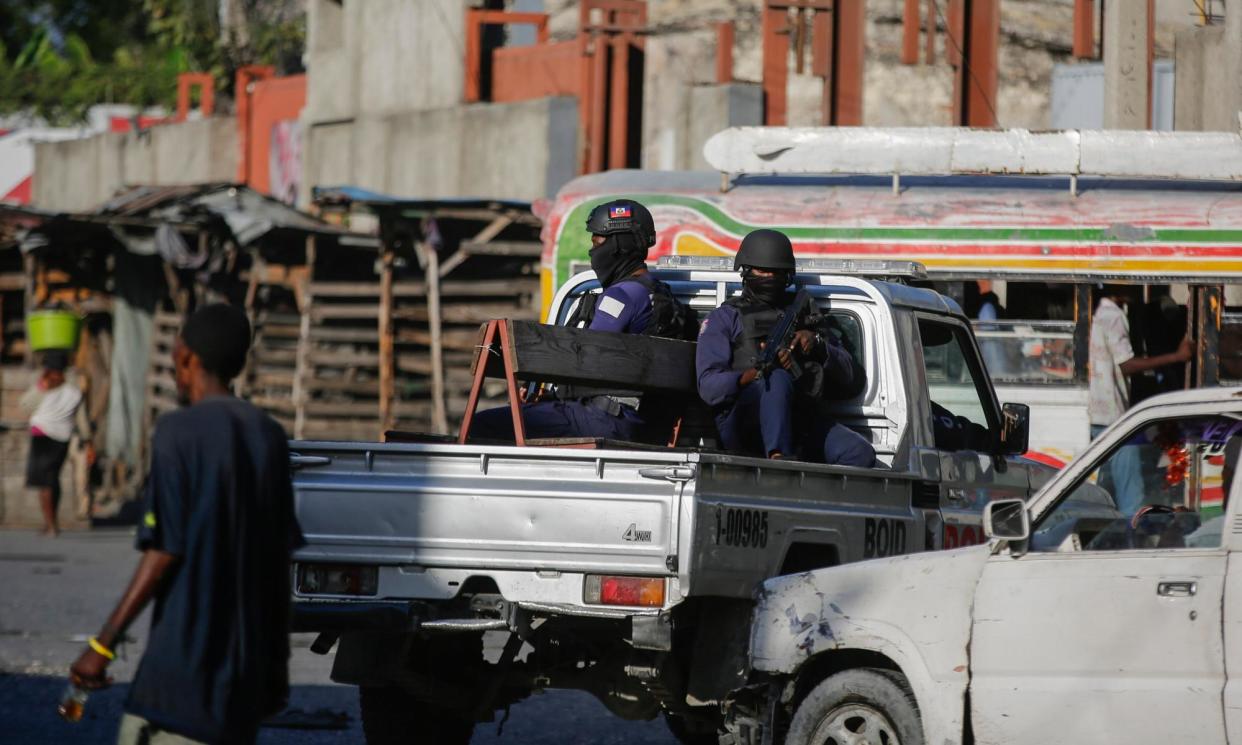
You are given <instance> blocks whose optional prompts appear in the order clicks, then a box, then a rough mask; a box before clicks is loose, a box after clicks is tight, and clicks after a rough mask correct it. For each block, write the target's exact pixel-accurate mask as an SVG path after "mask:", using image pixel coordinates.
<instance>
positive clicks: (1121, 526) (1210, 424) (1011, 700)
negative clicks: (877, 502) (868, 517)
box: [722, 388, 1242, 745]
mask: <svg viewBox="0 0 1242 745" xmlns="http://www.w3.org/2000/svg"><path fill="white" fill-rule="evenodd" d="M1240 450H1242V389H1240V388H1209V389H1202V390H1194V391H1185V392H1179V393H1173V394H1167V395H1164V396H1160V397H1157V398H1153V399H1150V400H1148V401H1147V402H1144V403H1143V404H1142V405H1140V406H1139V407H1136V408H1135V409H1133V410H1131V411H1130V412H1129V413H1128V414H1127V415H1126V416H1125V417H1123V418H1122V419H1121V420H1120V421H1119V422H1117V423H1116V424H1114V425H1113V426H1112V428H1110V429H1109V430H1107V431H1106V432H1105V433H1104V434H1103V435H1102V436H1101V437H1100V438H1099V439H1097V440H1096V441H1095V442H1094V443H1093V444H1092V445H1091V446H1090V447H1089V448H1088V449H1087V450H1086V452H1084V453H1083V454H1082V455H1080V456H1079V457H1078V458H1077V459H1076V460H1075V461H1074V462H1073V463H1072V464H1071V465H1070V466H1068V467H1067V468H1066V469H1064V470H1063V471H1061V472H1060V473H1059V474H1058V475H1057V476H1056V477H1055V478H1054V479H1053V480H1052V481H1050V482H1049V483H1048V484H1047V486H1046V487H1045V488H1044V489H1043V490H1042V491H1040V492H1039V493H1038V494H1037V495H1036V496H1034V497H1032V498H1031V499H1030V500H1028V501H1026V502H1023V501H1021V500H1008V499H1006V500H998V501H995V502H992V503H990V504H989V505H987V508H986V509H985V511H984V518H983V520H984V529H985V531H986V532H987V534H988V536H989V537H990V541H989V542H988V543H985V544H983V545H978V546H972V547H967V548H962V549H958V550H954V551H942V552H938V553H935V554H922V555H903V556H899V557H888V558H885V559H877V560H874V561H866V562H860V563H857V564H853V565H850V566H840V567H835V568H830V569H821V570H816V571H812V572H807V573H800V574H795V575H792V576H788V577H780V578H775V579H771V580H768V581H766V582H765V583H763V585H762V586H761V587H760V588H759V589H758V591H757V598H758V600H757V604H756V610H755V615H754V619H753V624H752V629H751V641H750V652H749V668H750V670H751V675H750V679H749V681H748V684H747V685H745V686H742V687H740V688H739V689H737V690H735V691H734V692H733V693H731V694H730V696H729V699H728V701H729V703H728V704H727V706H726V710H727V715H728V718H727V727H728V729H729V731H730V734H731V736H732V737H731V738H726V739H725V740H722V742H723V741H732V742H736V743H759V742H764V743H769V742H771V743H780V742H784V743H787V744H789V745H795V744H796V745H802V744H804V743H817V744H822V743H827V742H884V743H891V744H892V745H898V744H900V745H921V744H922V743H936V745H940V744H941V743H945V744H949V743H974V744H975V745H991V744H993V743H1006V745H1027V744H1033V743H1046V742H1074V743H1113V742H1125V743H1135V744H1145V743H1151V744H1152V745H1154V744H1155V743H1170V742H1194V743H1222V744H1223V743H1226V742H1239V741H1242V678H1240V677H1239V670H1242V625H1239V623H1238V618H1237V609H1238V608H1242V569H1240V567H1239V562H1238V557H1236V556H1235V555H1234V553H1233V552H1234V551H1238V550H1242V527H1239V526H1240V525H1242V522H1239V520H1240V519H1242V518H1240V516H1239V509H1238V505H1239V501H1240V500H1239V498H1238V496H1236V494H1237V492H1238V488H1239V487H1238V485H1237V484H1235V483H1234V474H1235V472H1236V468H1237V464H1238V455H1239V451H1240ZM1122 473H1129V474H1130V475H1131V476H1140V477H1141V483H1142V486H1143V488H1142V501H1141V502H1139V503H1138V506H1137V507H1134V506H1129V507H1120V508H1119V506H1118V505H1130V504H1132V503H1131V502H1130V500H1128V499H1125V498H1121V499H1115V498H1114V497H1115V496H1119V495H1120V489H1121V485H1122V484H1124V483H1127V482H1126V481H1125V480H1124V479H1121V478H1118V475H1119V474H1122ZM1231 495H1234V496H1231ZM862 733H867V734H866V736H865V737H863V736H862ZM852 738H855V739H852Z"/></svg>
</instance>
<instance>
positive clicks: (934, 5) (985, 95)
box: [928, 0, 1000, 123]
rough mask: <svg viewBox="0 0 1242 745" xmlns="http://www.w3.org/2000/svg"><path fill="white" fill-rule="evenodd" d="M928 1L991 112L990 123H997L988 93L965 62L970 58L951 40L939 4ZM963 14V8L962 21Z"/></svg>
mask: <svg viewBox="0 0 1242 745" xmlns="http://www.w3.org/2000/svg"><path fill="white" fill-rule="evenodd" d="M928 1H929V2H930V3H931V4H932V10H934V11H936V16H937V17H938V18H939V19H940V22H941V23H943V24H944V36H945V38H946V39H948V40H949V42H950V43H951V44H953V48H954V49H956V50H957V58H958V59H959V60H961V62H960V64H961V65H962V67H964V68H966V74H967V75H969V76H970V79H971V81H972V82H974V84H975V87H976V88H978V89H979V95H980V96H982V97H983V102H984V103H985V104H987V106H988V111H990V112H992V121H994V122H997V123H999V122H1000V117H998V116H997V115H996V109H995V108H993V107H992V102H991V101H990V100H989V99H988V92H987V91H985V90H984V89H983V83H980V82H979V78H977V77H975V71H974V70H972V69H971V68H970V65H969V64H968V63H967V60H969V59H970V57H968V56H967V55H966V53H965V52H963V51H962V46H961V45H960V44H958V43H957V39H955V38H953V27H952V26H950V25H949V20H948V19H947V18H945V17H944V13H942V12H941V11H940V3H938V2H936V0H928ZM965 12H966V11H965V8H964V7H963V9H962V13H963V19H964V18H965ZM963 23H965V21H964V20H963ZM997 51H998V55H997V56H999V47H998V49H997ZM998 62H999V60H998Z"/></svg>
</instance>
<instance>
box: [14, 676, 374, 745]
mask: <svg viewBox="0 0 1242 745" xmlns="http://www.w3.org/2000/svg"><path fill="white" fill-rule="evenodd" d="M65 685H66V683H65V679H64V678H59V677H51V676H46V675H13V674H7V673H0V721H2V722H3V726H2V727H0V733H2V734H0V741H2V742H4V743H6V745H7V744H8V743H12V744H13V745H27V744H28V743H29V744H30V745H34V744H35V743H60V742H64V743H74V745H79V744H80V745H113V744H114V743H115V742H116V731H117V727H118V725H119V723H120V721H121V706H122V704H124V702H125V695H126V692H127V691H128V689H129V686H128V685H116V686H113V687H112V688H109V689H108V690H106V691H100V692H99V693H95V694H92V695H91V697H90V699H89V700H88V701H87V702H86V714H85V715H84V716H83V717H82V721H80V722H78V723H76V724H70V723H68V722H65V721H63V720H61V718H60V717H59V716H58V715H57V714H56V704H57V702H58V701H59V700H60V696H61V694H62V693H64V690H65ZM355 698H356V697H355V695H354V693H353V691H352V689H347V688H342V687H340V686H331V685H322V686H314V685H303V686H294V687H293V690H292V692H291V695H290V702H289V703H290V708H291V709H294V710H297V711H295V712H294V713H293V715H291V716H290V715H286V716H284V717H281V721H282V723H283V724H284V725H290V726H280V727H264V728H263V730H262V732H261V733H260V735H259V745H285V744H293V743H296V744H298V745H319V744H320V743H323V744H325V745H326V744H327V743H361V742H362V729H361V727H360V726H359V723H358V711H357V706H356V703H355ZM297 712H302V713H303V714H311V715H313V716H310V717H307V716H302V715H299V714H298V713H297ZM299 725H301V726H299ZM329 725H330V726H329ZM341 725H344V726H343V727H342V726H341Z"/></svg>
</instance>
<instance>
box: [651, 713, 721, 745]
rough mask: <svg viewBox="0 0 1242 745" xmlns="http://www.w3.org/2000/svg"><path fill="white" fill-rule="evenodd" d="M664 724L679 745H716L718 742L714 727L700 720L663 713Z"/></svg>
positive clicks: (718, 734)
mask: <svg viewBox="0 0 1242 745" xmlns="http://www.w3.org/2000/svg"><path fill="white" fill-rule="evenodd" d="M664 722H665V723H666V724H668V731H669V732H672V733H673V737H676V738H677V742H679V743H681V745H717V744H718V743H719V742H720V733H719V730H718V729H717V728H716V726H715V725H714V724H711V723H709V722H706V721H704V720H702V719H697V718H694V717H683V716H679V715H677V714H669V713H668V712H664Z"/></svg>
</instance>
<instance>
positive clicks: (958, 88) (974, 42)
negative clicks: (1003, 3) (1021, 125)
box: [950, 0, 1000, 127]
mask: <svg viewBox="0 0 1242 745" xmlns="http://www.w3.org/2000/svg"><path fill="white" fill-rule="evenodd" d="M955 5H956V6H957V8H958V10H957V16H958V17H957V18H954V17H950V22H951V23H952V22H953V21H957V22H958V24H959V25H960V27H961V29H962V33H961V35H959V36H957V37H956V38H957V44H958V46H959V47H960V48H961V51H962V53H961V58H960V59H959V61H958V64H957V70H956V74H955V75H954V77H953V103H954V106H953V109H954V110H953V123H954V124H955V125H957V126H962V127H995V126H996V91H997V84H998V78H997V66H998V65H997V62H998V54H999V52H1000V0H956V2H955ZM950 46H952V45H950Z"/></svg>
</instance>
